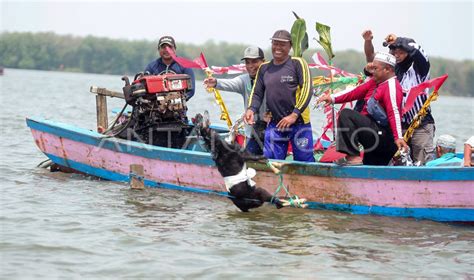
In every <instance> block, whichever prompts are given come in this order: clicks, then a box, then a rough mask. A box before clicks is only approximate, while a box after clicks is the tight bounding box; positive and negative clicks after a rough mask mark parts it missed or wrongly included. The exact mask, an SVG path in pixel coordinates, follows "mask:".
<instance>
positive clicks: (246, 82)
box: [204, 46, 267, 155]
mask: <svg viewBox="0 0 474 280" xmlns="http://www.w3.org/2000/svg"><path fill="white" fill-rule="evenodd" d="M242 60H244V61H245V69H246V70H247V73H246V74H242V75H239V76H237V77H235V78H233V79H216V78H214V77H210V78H207V79H205V80H204V86H205V87H211V88H213V87H214V88H216V89H219V90H225V91H232V92H237V93H239V94H241V95H242V97H243V98H244V106H245V108H246V109H247V108H248V105H249V102H248V101H249V97H250V92H251V91H252V87H253V84H254V81H255V76H256V75H257V70H258V68H259V67H260V65H261V64H262V63H263V62H264V61H265V55H264V53H263V51H262V49H260V48H259V47H254V46H250V47H248V48H246V49H245V51H244V57H243V58H242ZM266 107H267V106H266V104H262V107H260V111H259V114H258V115H257V116H256V121H255V125H254V129H252V131H246V135H245V136H246V137H247V139H248V140H247V143H246V147H245V148H246V150H247V151H249V152H250V153H252V154H255V155H261V154H263V150H262V148H263V138H264V137H258V136H260V134H263V133H264V130H265V128H266V127H267V123H266V122H265V121H264V116H265V113H266V112H267V109H266ZM250 128H251V127H250ZM252 132H256V133H252Z"/></svg>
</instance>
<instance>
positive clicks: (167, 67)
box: [145, 36, 195, 100]
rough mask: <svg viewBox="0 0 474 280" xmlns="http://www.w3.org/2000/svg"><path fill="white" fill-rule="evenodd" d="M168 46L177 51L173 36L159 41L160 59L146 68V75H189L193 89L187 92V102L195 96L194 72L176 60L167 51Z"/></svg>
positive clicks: (164, 37)
mask: <svg viewBox="0 0 474 280" xmlns="http://www.w3.org/2000/svg"><path fill="white" fill-rule="evenodd" d="M166 46H168V47H170V48H172V49H173V50H176V43H175V41H174V39H173V37H171V36H163V37H161V38H160V40H159V41H158V52H159V53H160V57H159V58H158V59H156V60H153V61H152V62H150V63H149V64H148V65H147V67H146V68H145V73H148V74H152V75H162V74H167V73H172V74H187V75H189V76H190V77H191V83H192V89H191V90H189V91H188V92H186V100H189V99H190V98H191V97H193V95H194V88H195V79H194V72H193V70H192V69H190V68H184V67H182V66H181V65H179V64H178V63H176V61H174V59H173V58H172V57H171V55H170V54H169V53H168V51H167V50H166Z"/></svg>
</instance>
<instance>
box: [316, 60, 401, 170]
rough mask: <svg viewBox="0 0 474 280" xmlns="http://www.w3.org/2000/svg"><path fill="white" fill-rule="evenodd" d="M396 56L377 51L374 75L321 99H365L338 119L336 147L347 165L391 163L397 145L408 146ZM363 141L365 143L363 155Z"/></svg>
mask: <svg viewBox="0 0 474 280" xmlns="http://www.w3.org/2000/svg"><path fill="white" fill-rule="evenodd" d="M395 63H396V62H395V57H394V56H393V55H391V54H386V53H377V54H376V55H375V57H374V61H373V65H372V68H373V78H372V79H370V80H369V81H367V82H365V83H364V84H362V85H360V86H358V87H357V88H355V89H353V90H350V91H342V92H339V93H336V94H334V95H324V96H322V97H321V98H320V99H319V100H318V102H325V103H327V104H331V103H345V102H349V101H353V100H359V99H364V100H365V104H364V106H363V108H362V110H361V112H360V113H359V112H356V111H354V110H350V109H343V110H342V111H341V112H340V114H339V118H338V120H337V139H336V149H337V151H338V152H341V153H345V154H346V155H347V156H346V158H345V159H343V160H341V161H339V162H337V163H339V164H346V165H359V164H362V163H363V164H366V165H387V164H388V163H389V161H390V159H391V158H392V157H393V155H394V154H395V152H396V151H397V149H405V150H406V149H407V148H408V146H407V144H406V143H405V141H404V140H403V134H402V126H401V116H400V113H401V105H402V99H403V93H402V88H401V86H400V83H399V82H398V80H397V79H396V76H395V69H394V67H395ZM359 144H361V145H362V146H363V147H364V159H363V161H362V159H361V157H360V151H359Z"/></svg>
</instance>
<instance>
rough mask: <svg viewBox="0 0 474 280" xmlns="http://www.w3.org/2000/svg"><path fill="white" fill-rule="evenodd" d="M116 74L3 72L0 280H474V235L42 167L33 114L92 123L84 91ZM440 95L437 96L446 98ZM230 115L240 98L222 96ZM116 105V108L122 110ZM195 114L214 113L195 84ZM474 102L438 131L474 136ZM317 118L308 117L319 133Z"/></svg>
mask: <svg viewBox="0 0 474 280" xmlns="http://www.w3.org/2000/svg"><path fill="white" fill-rule="evenodd" d="M91 85H98V86H103V87H108V88H110V89H114V90H118V91H120V90H121V87H122V81H121V80H120V77H119V76H109V75H95V74H73V73H57V72H44V71H26V70H14V69H6V70H5V75H4V76H0V89H1V102H2V104H3V106H2V111H1V124H2V125H1V129H2V131H1V141H0V148H1V162H0V164H1V169H0V181H1V182H2V184H1V190H2V194H1V195H0V199H1V204H0V235H1V239H0V258H1V261H0V278H3V279H18V278H21V279H30V278H48V279H51V278H66V279H68V278H93V279H95V278H105V279H107V278H110V279H115V278H139V279H143V278H150V279H168V278H178V279H183V278H185V279H189V278H204V279H242V278H243V279H245V278H256V279H288V278H292V279H313V278H316V279H328V278H350V279H353V278H385V277H389V278H452V279H459V278H461V279H462V278H465V279H466V278H473V277H474V268H473V267H474V227H468V226H460V225H451V224H443V223H436V222H431V221H416V220H414V219H403V218H389V217H378V216H358V215H351V214H345V213H338V212H331V211H314V210H300V209H283V210H279V211H276V210H275V209H274V208H272V207H270V206H268V207H262V208H260V209H258V210H256V211H254V212H251V213H240V212H239V211H238V210H237V208H236V207H234V206H233V205H232V203H231V202H230V201H228V200H226V199H221V198H216V197H211V196H205V195H197V194H190V193H184V192H177V191H168V190H161V189H149V190H145V191H131V190H129V187H128V185H126V184H119V183H114V182H108V181H102V180H97V179H93V178H89V177H84V176H81V175H71V174H62V173H50V172H49V171H47V170H45V169H42V168H37V167H36V165H37V164H38V163H40V162H41V161H43V160H44V159H45V156H44V155H43V154H42V153H41V152H40V151H39V150H38V149H37V147H36V146H35V144H34V141H33V139H32V137H31V134H30V132H29V129H28V128H27V127H26V125H25V117H26V116H42V117H46V118H49V119H54V120H57V121H62V122H66V123H72V124H75V125H79V126H82V127H86V128H91V129H92V128H93V127H94V126H95V122H96V119H95V98H94V95H92V94H91V93H89V86H91ZM441 95H442V93H441ZM224 98H225V100H226V103H227V105H228V107H229V109H230V111H231V116H232V117H234V118H235V116H237V115H238V114H239V113H240V112H241V109H242V107H243V105H242V100H241V98H240V97H239V96H238V95H235V94H226V93H224ZM122 104H123V101H122V100H117V99H115V100H114V99H112V100H110V101H109V107H110V108H112V107H117V108H119V107H121V106H122ZM189 107H190V111H191V112H190V114H195V113H197V112H202V111H203V110H204V109H206V108H207V109H208V110H209V111H210V112H211V117H212V118H213V120H214V121H217V120H216V118H217V117H218V116H219V114H218V108H217V105H214V103H213V99H212V97H211V95H210V94H208V93H207V92H205V91H204V90H203V89H202V86H201V85H200V84H198V88H197V93H196V96H195V97H194V98H193V99H192V100H191V102H190V103H189ZM473 111H474V100H473V99H469V98H459V97H444V96H441V97H440V98H439V100H438V101H436V103H435V104H433V112H434V116H435V118H436V121H437V134H438V135H440V134H443V133H449V134H452V135H454V136H455V137H456V138H457V139H458V140H459V143H458V149H460V148H461V146H462V143H461V141H462V140H465V139H467V138H468V137H469V136H470V135H472V134H474V131H473V126H472V121H473V119H474V118H473ZM322 119H323V116H322V113H320V112H314V113H313V120H314V121H313V124H314V126H315V127H316V128H317V127H319V126H321V120H322Z"/></svg>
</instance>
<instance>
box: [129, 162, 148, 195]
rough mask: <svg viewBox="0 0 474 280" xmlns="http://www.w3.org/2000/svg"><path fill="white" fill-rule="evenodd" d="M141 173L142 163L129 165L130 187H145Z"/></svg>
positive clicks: (140, 188) (138, 188)
mask: <svg viewBox="0 0 474 280" xmlns="http://www.w3.org/2000/svg"><path fill="white" fill-rule="evenodd" d="M143 173H144V172H143V165H140V164H131V165H130V188H132V189H134V190H143V189H145V183H144V180H143V179H144V177H143Z"/></svg>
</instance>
